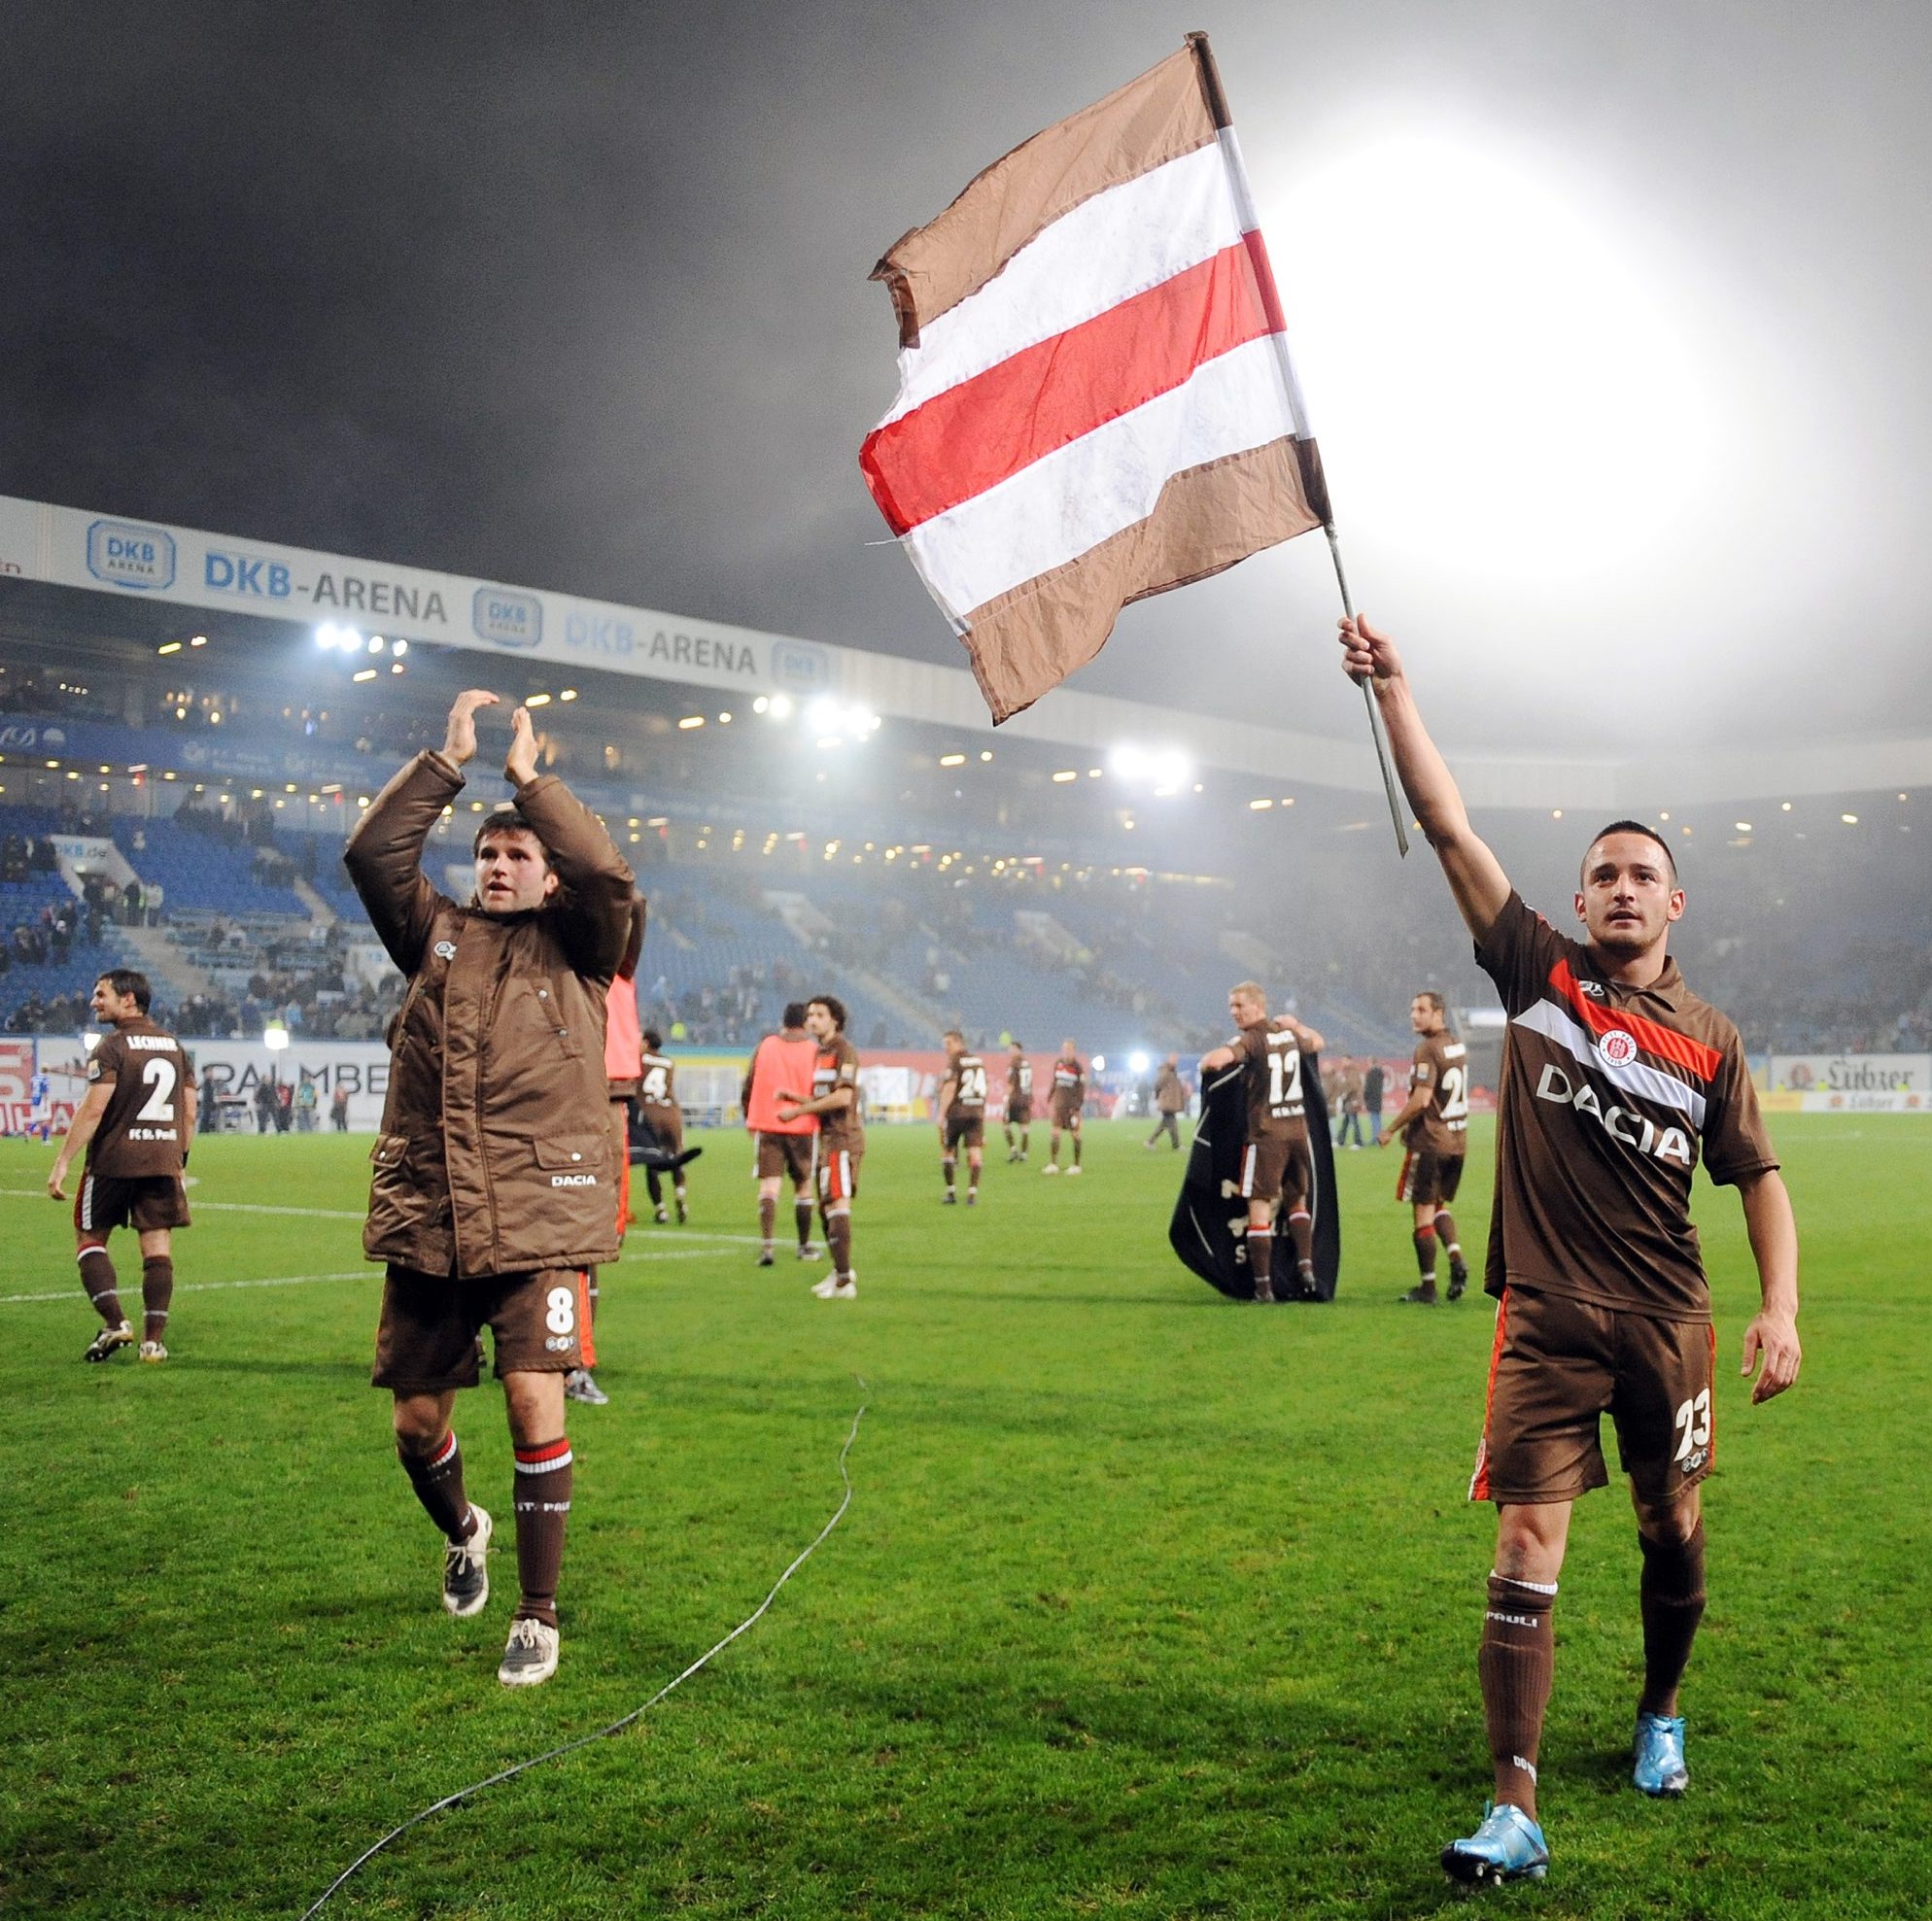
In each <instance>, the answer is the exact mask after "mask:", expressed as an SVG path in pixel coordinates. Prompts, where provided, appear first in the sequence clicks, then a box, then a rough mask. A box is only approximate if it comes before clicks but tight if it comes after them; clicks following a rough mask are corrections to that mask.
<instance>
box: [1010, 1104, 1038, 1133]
mask: <svg viewBox="0 0 1932 1921" xmlns="http://www.w3.org/2000/svg"><path fill="white" fill-rule="evenodd" d="M1032 1119H1033V1103H1032V1102H1031V1101H1009V1102H1007V1104H1006V1123H1007V1125H1008V1126H1009V1127H1025V1126H1028V1125H1029V1124H1030V1123H1031V1121H1032Z"/></svg>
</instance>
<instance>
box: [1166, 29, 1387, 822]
mask: <svg viewBox="0 0 1932 1921" xmlns="http://www.w3.org/2000/svg"><path fill="white" fill-rule="evenodd" d="M1188 45H1189V47H1190V48H1191V49H1192V51H1193V55H1194V65H1195V70H1196V71H1197V72H1198V73H1199V75H1200V78H1201V91H1202V93H1203V95H1204V96H1205V97H1206V100H1207V108H1208V113H1209V115H1210V116H1211V117H1212V119H1213V120H1214V124H1215V129H1216V131H1217V133H1218V134H1219V135H1220V137H1221V151H1222V154H1223V157H1224V158H1225V160H1226V162H1227V171H1228V177H1229V179H1230V180H1231V181H1232V182H1233V184H1234V193H1235V198H1236V200H1237V202H1238V203H1239V210H1240V215H1241V226H1242V230H1243V232H1244V233H1246V234H1248V235H1249V236H1251V237H1252V240H1253V242H1254V246H1253V248H1252V258H1253V260H1254V264H1255V269H1256V272H1257V274H1258V275H1259V278H1260V280H1261V282H1262V286H1261V297H1262V299H1263V300H1264V301H1265V302H1266V304H1267V307H1268V310H1269V319H1270V321H1271V322H1272V323H1273V324H1272V326H1271V328H1270V331H1269V335H1268V337H1269V338H1270V339H1271V340H1272V341H1273V342H1274V347H1275V359H1276V361H1277V362H1278V364H1279V365H1280V368H1281V376H1282V380H1283V382H1284V384H1285V385H1286V387H1287V389H1288V404H1289V409H1290V411H1291V412H1292V413H1293V415H1294V458H1295V463H1296V464H1297V465H1298V466H1299V468H1300V470H1301V486H1302V492H1303V493H1304V494H1305V495H1306V496H1307V498H1308V505H1309V508H1310V510H1311V511H1313V512H1314V513H1316V514H1318V515H1320V517H1321V521H1322V532H1324V533H1326V534H1327V535H1328V558H1329V559H1330V560H1331V561H1332V562H1333V563H1334V566H1335V585H1336V587H1337V588H1339V589H1340V591H1341V597H1342V612H1343V613H1345V614H1346V615H1347V616H1348V617H1349V619H1350V620H1353V619H1354V618H1355V603H1354V601H1353V600H1352V599H1351V598H1350V596H1349V591H1348V575H1347V573H1346V572H1345V571H1344V570H1343V568H1342V547H1341V537H1340V535H1339V534H1337V533H1336V532H1335V516H1334V510H1333V508H1332V507H1331V506H1330V505H1329V503H1328V480H1327V478H1326V476H1325V475H1324V474H1323V471H1322V455H1321V450H1320V449H1319V448H1318V447H1317V446H1316V444H1315V436H1314V434H1313V433H1312V432H1311V431H1310V430H1309V426H1308V410H1307V408H1306V406H1305V405H1304V404H1303V402H1302V398H1301V383H1300V382H1299V381H1297V380H1296V379H1295V377H1294V361H1293V360H1291V359H1290V358H1289V352H1288V334H1287V331H1286V328H1285V326H1284V325H1283V323H1282V320H1281V313H1280V309H1281V300H1280V296H1279V294H1278V293H1277V292H1276V291H1275V286H1274V276H1273V272H1272V270H1271V269H1270V267H1269V265H1268V257H1267V250H1266V247H1265V246H1264V245H1263V244H1262V241H1261V222H1260V216H1259V213H1258V212H1257V211H1256V207H1255V194H1254V189H1252V188H1251V187H1250V186H1249V184H1248V168H1247V164H1246V162H1245V161H1244V160H1243V159H1242V157H1241V143H1240V142H1239V141H1238V140H1237V139H1236V138H1235V135H1234V117H1233V115H1232V114H1230V113H1229V112H1228V108H1227V95H1226V93H1225V91H1224V90H1223V88H1222V85H1221V70H1220V69H1219V68H1218V67H1217V66H1216V65H1215V63H1214V51H1213V50H1212V49H1211V48H1210V47H1209V46H1208V37H1207V35H1206V34H1205V33H1190V34H1189V35H1188ZM1362 699H1363V705H1364V706H1365V707H1366V709H1367V712H1368V738H1370V739H1371V740H1372V741H1373V742H1374V743H1375V759H1376V763H1377V765H1378V766H1379V767H1380V768H1381V770H1382V791H1383V793H1384V794H1385V795H1386V796H1387V797H1388V802H1389V821H1390V824H1391V825H1392V826H1393V827H1394V828H1395V830H1396V851H1397V853H1398V854H1400V855H1402V856H1403V857H1404V858H1406V857H1407V854H1408V851H1409V836H1408V829H1407V827H1406V826H1405V825H1404V815H1405V812H1406V809H1405V808H1404V807H1403V806H1402V803H1401V800H1400V797H1399V796H1398V794H1397V789H1396V773H1395V770H1394V768H1392V767H1391V766H1390V764H1389V742H1388V739H1387V737H1386V736H1385V735H1384V733H1383V730H1382V716H1381V715H1380V714H1379V713H1378V712H1376V710H1375V696H1374V693H1373V692H1372V691H1371V689H1370V687H1369V683H1368V682H1367V681H1365V680H1364V681H1363V683H1362Z"/></svg>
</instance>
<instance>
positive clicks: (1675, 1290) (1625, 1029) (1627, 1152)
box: [1476, 894, 1777, 1321]
mask: <svg viewBox="0 0 1932 1921" xmlns="http://www.w3.org/2000/svg"><path fill="white" fill-rule="evenodd" d="M1476 960H1477V962H1478V964H1479V965H1480V966H1481V967H1482V969H1483V971H1484V973H1486V974H1487V975H1488V976H1489V977H1490V978H1491V979H1492V980H1494V981H1495V982H1496V986H1497V991H1498V992H1499V993H1500V994H1501V997H1502V1005H1503V1010H1504V1012H1506V1013H1507V1014H1508V1016H1509V1025H1508V1028H1507V1030H1506V1032H1505V1034H1504V1037H1503V1044H1502V1084H1501V1098H1500V1101H1499V1110H1498V1119H1497V1136H1496V1200H1495V1206H1494V1210H1493V1212H1492V1215H1491V1221H1490V1240H1489V1266H1488V1273H1487V1276H1486V1279H1485V1284H1484V1285H1485V1286H1486V1287H1487V1288H1488V1291H1489V1292H1490V1293H1492V1294H1500V1293H1501V1291H1502V1288H1503V1286H1504V1285H1505V1284H1507V1285H1511V1286H1515V1285H1521V1286H1526V1287H1535V1288H1539V1289H1541V1290H1543V1291H1544V1292H1547V1293H1553V1294H1569V1295H1572V1296H1574V1297H1575V1298H1577V1299H1579V1300H1586V1301H1594V1302H1597V1303H1599V1304H1600V1305H1602V1306H1604V1307H1610V1308H1619V1309H1622V1310H1624V1311H1626V1312H1629V1313H1638V1314H1650V1315H1655V1316H1657V1317H1658V1318H1659V1319H1661V1320H1666V1321H1708V1320H1709V1319H1710V1290H1709V1287H1708V1284H1707V1282H1706V1280H1705V1274H1704V1262H1703V1256H1702V1253H1701V1252H1700V1250H1699V1247H1698V1239H1697V1229H1696V1228H1694V1227H1693V1226H1692V1225H1691V1220H1690V1190H1691V1174H1692V1171H1693V1170H1694V1169H1695V1168H1696V1166H1697V1163H1698V1159H1699V1156H1700V1153H1701V1154H1702V1157H1703V1160H1704V1164H1705V1167H1706V1170H1707V1171H1708V1174H1709V1176H1710V1178H1711V1180H1713V1181H1715V1182H1718V1183H1735V1182H1738V1181H1740V1180H1742V1179H1744V1178H1745V1177H1747V1176H1749V1175H1752V1174H1758V1173H1763V1172H1765V1171H1767V1170H1769V1169H1771V1168H1775V1167H1776V1166H1777V1154H1776V1153H1775V1152H1774V1151H1773V1149H1772V1145H1771V1141H1770V1138H1769V1136H1768V1135H1767V1134H1766V1133H1765V1128H1764V1121H1763V1118H1762V1116H1761V1115H1760V1114H1759V1112H1758V1100H1757V1089H1756V1088H1755V1087H1754V1086H1753V1085H1752V1083H1751V1076H1750V1067H1749V1063H1748V1062H1747V1061H1746V1060H1745V1058H1744V1046H1743V1043H1742V1040H1740V1039H1739V1036H1738V1030H1737V1029H1736V1028H1735V1027H1734V1026H1732V1024H1731V1023H1730V1021H1729V1020H1727V1019H1726V1018H1725V1017H1724V1015H1723V1014H1721V1013H1719V1012H1717V1010H1716V1009H1715V1008H1713V1007H1711V1006H1710V1005H1709V1003H1708V1002H1707V1001H1703V1000H1700V999H1699V998H1698V996H1697V995H1695V994H1693V993H1692V992H1691V990H1690V989H1689V988H1688V987H1687V986H1685V985H1684V979H1683V976H1682V975H1681V974H1679V973H1678V972H1677V966H1676V963H1675V962H1674V961H1671V962H1669V963H1667V965H1666V966H1665V969H1664V972H1663V974H1662V975H1661V976H1659V977H1658V978H1657V979H1656V980H1655V981H1653V982H1652V983H1651V984H1650V985H1649V986H1648V987H1625V986H1621V985H1619V984H1618V983H1617V982H1615V981H1612V980H1608V979H1605V978H1604V977H1603V974H1602V972H1601V970H1600V969H1599V968H1598V966H1597V964H1596V962H1595V961H1594V960H1592V958H1591V956H1590V952H1589V949H1588V948H1586V947H1583V946H1581V945H1579V944H1578V943H1576V942H1574V941H1568V940H1565V939H1564V937H1563V936H1562V935H1561V934H1559V933H1558V932H1557V931H1556V929H1555V928H1553V927H1552V926H1551V925H1550V924H1549V922H1548V921H1546V920H1544V919H1543V918H1542V916H1541V915H1540V914H1535V913H1533V912H1531V910H1530V909H1528V908H1527V907H1525V906H1524V905H1523V902H1522V899H1521V897H1520V896H1518V895H1516V894H1511V895H1510V897H1509V900H1508V902H1507V904H1506V905H1505V906H1504V907H1503V909H1502V911H1501V914H1499V915H1498V916H1497V921H1496V925H1495V926H1494V927H1493V928H1491V930H1490V933H1489V938H1488V939H1487V940H1486V941H1485V942H1483V943H1482V944H1481V945H1480V946H1479V947H1478V948H1477V949H1476Z"/></svg>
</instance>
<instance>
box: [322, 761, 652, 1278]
mask: <svg viewBox="0 0 1932 1921" xmlns="http://www.w3.org/2000/svg"><path fill="white" fill-rule="evenodd" d="M463 784H464V782H463V775H462V773H461V772H459V771H458V769H457V767H456V765H455V764H454V763H453V762H451V761H449V760H446V759H445V758H444V757H443V756H442V755H441V754H438V753H422V754H418V755H417V756H416V758H415V759H414V760H413V761H411V762H410V763H409V764H408V766H407V767H405V768H404V769H403V770H402V772H400V773H398V774H397V776H396V778H395V779H394V780H392V781H391V782H390V783H389V785H388V786H387V787H385V788H384V789H383V790H382V792H381V793H380V794H379V795H377V797H376V799H375V801H374V803H373V805H372V806H370V807H369V810H368V811H367V812H366V813H365V814H364V815H363V816H362V820H361V821H360V822H359V823H358V824H357V827H356V831H355V833H354V834H352V835H351V836H350V837H349V844H348V846H347V848H346V849H345V850H344V852H343V856H342V859H343V864H344V866H346V867H347V868H348V870H349V877H350V879H351V880H352V881H354V883H355V887H356V892H357V893H358V894H360V895H361V896H362V905H363V906H364V907H365V908H367V909H368V911H369V918H370V920H371V921H372V922H373V923H374V924H375V930H376V933H377V935H378V936H379V937H380V939H381V941H382V943H383V945H384V946H385V947H387V948H388V949H389V953H390V958H391V959H392V960H394V961H395V962H396V964H397V967H399V968H400V969H401V970H402V972H403V974H404V975H405V976H406V977H407V978H408V981H409V985H408V988H407V990H406V992H405V994H404V996H403V1001H402V1006H401V1008H400V1009H399V1010H398V1011H397V1016H396V1018H395V1020H393V1021H392V1022H391V1023H390V1030H389V1046H390V1077H389V1093H388V1097H387V1099H386V1100H385V1101H384V1104H383V1116H382V1133H381V1135H380V1136H379V1138H378V1139H377V1141H376V1146H375V1151H374V1152H373V1153H372V1154H371V1155H370V1159H371V1160H373V1161H374V1163H375V1174H374V1179H373V1181H372V1182H371V1184H370V1188H369V1218H368V1223H367V1225H366V1226H365V1227H364V1228H363V1230H362V1248H363V1252H365V1253H367V1255H368V1257H369V1258H370V1259H371V1260H383V1261H393V1262H395V1263H397V1265H398V1266H403V1267H409V1268H414V1269H416V1270H417V1271H418V1272H420V1273H425V1274H452V1273H453V1274H456V1275H458V1276H459V1277H461V1278H463V1279H465V1280H469V1279H473V1278H475V1277H478V1276H482V1275H492V1274H519V1273H525V1272H528V1271H530V1270H532V1269H535V1268H550V1267H588V1266H593V1265H596V1264H597V1263H599V1262H602V1261H611V1260H615V1259H616V1258H617V1182H618V1176H619V1172H620V1166H621V1162H620V1155H621V1153H622V1146H621V1144H620V1142H619V1139H618V1136H617V1133H616V1130H615V1128H614V1127H613V1124H612V1122H611V1117H610V1116H611V1106H610V1099H609V1094H608V1091H607V1089H606V1088H605V1085H604V994H605V991H606V990H607V989H608V987H609V985H610V980H611V977H612V976H613V975H614V974H615V973H616V972H617V969H618V966H619V965H620V963H621V962H622V961H623V959H624V957H625V950H626V947H627V945H628V943H629V938H630V935H631V931H632V916H633V911H634V909H633V903H634V902H636V912H637V915H638V919H639V921H641V917H642V909H643V904H642V902H641V901H639V900H638V899H637V895H636V891H635V887H634V883H633V878H632V874H631V870H630V868H629V867H628V866H626V865H625V862H624V858H623V856H622V855H621V854H619V853H618V851H617V849H616V847H615V846H614V845H612V843H611V840H610V837H609V835H608V834H606V833H605V832H604V828H603V826H602V825H601V824H600V822H599V821H598V820H597V818H596V816H595V815H593V814H592V813H591V812H590V811H589V810H588V809H587V808H586V807H585V806H583V804H582V803H581V802H580V801H579V800H577V798H576V797H575V796H574V795H573V794H572V793H571V792H570V790H569V788H568V787H566V786H565V785H564V783H563V782H562V781H561V780H559V779H557V778H556V776H555V775H553V774H543V775H539V776H538V777H537V778H536V779H535V780H533V781H530V782H529V783H528V784H527V785H525V786H522V787H519V788H518V789H517V796H516V804H517V806H518V807H519V808H521V809H522V811H523V814H524V817H525V818H526V819H527V820H528V821H529V822H530V824H531V826H532V828H533V829H534V830H535V834H536V837H537V839H538V840H541V841H542V842H543V846H544V850H545V852H546V854H547V855H548V857H549V861H550V865H551V867H552V869H553V870H554V871H555V873H556V875H557V877H558V879H559V881H560V882H561V883H562V885H561V887H560V889H559V893H558V896H557V897H556V898H555V899H553V901H552V902H551V903H550V904H549V905H548V906H546V907H543V908H540V909H537V910H536V911H535V912H534V913H517V914H487V913H484V912H483V911H482V910H481V909H478V908H476V907H474V906H471V907H459V906H458V905H457V904H456V903H455V902H454V901H453V900H451V899H450V898H449V897H448V896H447V895H446V894H440V893H438V892H437V891H436V889H435V888H434V887H432V886H431V884H430V882H429V880H428V879H427V878H426V877H425V876H424V874H423V869H422V855H423V844H424V842H425V841H426V840H428V838H429V835H430V830H431V828H432V827H433V826H434V825H435V824H436V821H437V820H438V818H439V817H440V816H441V814H442V811H443V809H444V808H445V807H446V806H449V805H450V803H451V802H452V801H453V800H454V799H455V797H456V796H457V795H458V794H459V793H460V792H461V791H462V789H463Z"/></svg>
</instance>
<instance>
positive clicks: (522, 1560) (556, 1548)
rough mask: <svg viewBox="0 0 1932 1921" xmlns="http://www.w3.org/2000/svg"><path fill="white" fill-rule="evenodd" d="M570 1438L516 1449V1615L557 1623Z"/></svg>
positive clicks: (568, 1503) (559, 1437)
mask: <svg viewBox="0 0 1932 1921" xmlns="http://www.w3.org/2000/svg"><path fill="white" fill-rule="evenodd" d="M571 1458H572V1457H571V1454H570V1444H569V1441H568V1440H566V1439H565V1438H564V1436H563V1435H561V1434H560V1435H558V1437H557V1438H556V1439H555V1440H554V1441H541V1442H538V1443H537V1444H536V1445H535V1447H528V1448H526V1447H522V1446H519V1447H518V1448H517V1450H516V1517H517V1581H518V1584H519V1585H520V1586H521V1588H522V1589H523V1595H522V1597H521V1598H520V1599H519V1600H518V1602H517V1615H518V1617H519V1618H528V1619H530V1620H535V1621H541V1622H543V1623H545V1624H546V1625H547V1626H549V1627H552V1628H554V1627H556V1625H557V1572H558V1569H559V1568H561V1567H562V1566H563V1564H564V1526H565V1524H566V1523H567V1522H568V1521H569V1518H570V1461H571Z"/></svg>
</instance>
